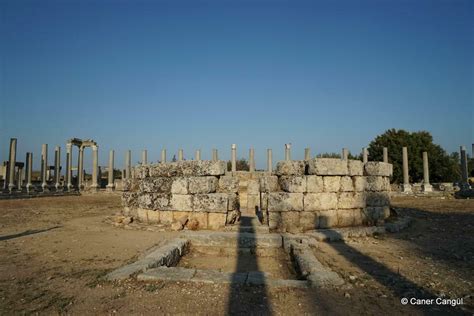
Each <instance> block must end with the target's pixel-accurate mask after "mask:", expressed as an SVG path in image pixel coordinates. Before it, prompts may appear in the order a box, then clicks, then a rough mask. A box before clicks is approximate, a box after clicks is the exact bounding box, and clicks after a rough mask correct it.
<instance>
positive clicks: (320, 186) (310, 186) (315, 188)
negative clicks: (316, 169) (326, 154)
mask: <svg viewBox="0 0 474 316" xmlns="http://www.w3.org/2000/svg"><path fill="white" fill-rule="evenodd" d="M323 190H324V181H323V177H321V176H306V191H307V192H309V193H321V192H323Z"/></svg>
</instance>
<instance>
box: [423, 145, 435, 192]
mask: <svg viewBox="0 0 474 316" xmlns="http://www.w3.org/2000/svg"><path fill="white" fill-rule="evenodd" d="M422 189H423V192H432V191H433V187H432V186H431V184H430V169H429V165H428V153H427V152H426V151H424V152H423V185H422Z"/></svg>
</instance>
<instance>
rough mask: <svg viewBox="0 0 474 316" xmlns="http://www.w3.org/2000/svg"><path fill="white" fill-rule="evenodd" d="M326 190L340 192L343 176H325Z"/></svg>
mask: <svg viewBox="0 0 474 316" xmlns="http://www.w3.org/2000/svg"><path fill="white" fill-rule="evenodd" d="M323 183H324V192H339V189H340V187H341V177H338V176H332V177H323Z"/></svg>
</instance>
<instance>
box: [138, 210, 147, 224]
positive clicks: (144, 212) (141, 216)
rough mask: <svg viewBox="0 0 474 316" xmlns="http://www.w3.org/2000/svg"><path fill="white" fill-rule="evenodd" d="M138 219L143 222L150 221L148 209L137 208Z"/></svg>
mask: <svg viewBox="0 0 474 316" xmlns="http://www.w3.org/2000/svg"><path fill="white" fill-rule="evenodd" d="M137 216H138V220H139V221H140V222H142V223H148V210H147V209H143V208H138V209H137Z"/></svg>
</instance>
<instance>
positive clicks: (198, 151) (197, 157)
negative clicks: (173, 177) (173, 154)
mask: <svg viewBox="0 0 474 316" xmlns="http://www.w3.org/2000/svg"><path fill="white" fill-rule="evenodd" d="M194 158H195V159H196V160H197V161H199V160H201V149H197V150H196V154H195V157H194Z"/></svg>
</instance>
